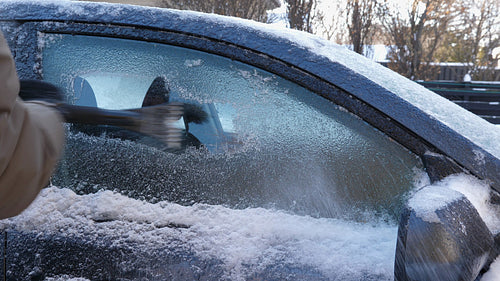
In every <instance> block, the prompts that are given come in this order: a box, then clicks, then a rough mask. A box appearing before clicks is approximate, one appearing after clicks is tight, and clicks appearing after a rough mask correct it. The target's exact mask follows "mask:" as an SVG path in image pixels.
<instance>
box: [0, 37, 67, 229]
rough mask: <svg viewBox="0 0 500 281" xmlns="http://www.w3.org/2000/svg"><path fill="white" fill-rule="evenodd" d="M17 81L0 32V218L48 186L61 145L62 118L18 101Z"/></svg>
mask: <svg viewBox="0 0 500 281" xmlns="http://www.w3.org/2000/svg"><path fill="white" fill-rule="evenodd" d="M18 93H19V80H18V77H17V73H16V69H15V65H14V60H13V58H12V55H11V52H10V50H9V47H8V45H7V42H6V41H5V38H4V37H3V34H2V33H1V32H0V219H3V218H7V217H11V216H15V215H17V214H19V213H20V212H22V211H23V210H24V209H25V208H26V207H27V206H28V205H29V204H30V203H31V202H32V201H33V200H34V199H35V197H36V196H37V194H38V192H39V191H40V189H41V188H43V187H44V186H46V185H47V183H48V181H49V179H50V176H51V175H52V172H53V169H54V167H55V165H56V163H57V161H58V159H59V157H60V155H61V153H62V149H63V146H64V130H63V126H62V117H61V116H60V115H59V113H57V111H55V110H53V109H51V108H50V107H48V106H46V105H44V104H43V102H23V101H21V100H20V99H19V98H18Z"/></svg>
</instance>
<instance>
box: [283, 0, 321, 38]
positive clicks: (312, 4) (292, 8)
mask: <svg viewBox="0 0 500 281" xmlns="http://www.w3.org/2000/svg"><path fill="white" fill-rule="evenodd" d="M285 3H286V9H287V18H288V24H289V26H290V28H292V29H297V30H303V31H307V32H309V33H313V19H314V16H315V13H314V12H315V10H316V5H317V0H285Z"/></svg>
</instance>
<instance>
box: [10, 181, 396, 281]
mask: <svg viewBox="0 0 500 281" xmlns="http://www.w3.org/2000/svg"><path fill="white" fill-rule="evenodd" d="M96 221H105V222H101V223H96ZM171 223H173V224H179V225H187V226H189V228H170V227H162V226H166V225H168V224H171ZM0 226H1V227H2V228H14V229H19V230H24V231H33V232H40V233H59V235H67V236H77V237H78V236H83V235H85V236H86V237H102V236H103V235H105V236H106V237H109V238H111V239H113V240H114V241H115V243H125V242H132V241H133V242H140V243H141V245H142V247H144V248H145V249H147V247H160V246H161V245H164V243H169V241H172V238H175V239H178V241H181V243H183V244H184V245H185V246H186V247H188V248H189V249H191V250H193V251H194V252H195V253H196V254H197V255H198V256H199V257H201V258H217V259H220V260H222V262H223V263H224V266H225V269H226V275H227V277H229V278H230V279H232V280H244V279H246V278H247V277H248V276H250V275H251V274H252V273H255V272H257V273H258V272H259V270H260V269H262V268H265V266H266V265H272V264H278V263H280V264H283V263H291V264H294V265H297V266H309V267H312V268H314V269H316V270H319V271H320V272H321V273H322V274H324V275H325V276H327V277H328V278H332V279H334V278H339V277H341V278H340V279H341V280H359V279H362V277H363V276H366V274H369V275H373V276H379V277H380V279H381V280H392V276H393V260H394V253H395V244H396V233H397V227H396V226H395V225H387V224H385V223H356V222H349V221H342V220H336V219H322V218H319V219H318V218H312V217H307V216H297V215H292V214H287V213H284V212H281V211H274V210H268V209H262V208H253V209H244V210H234V209H229V208H226V207H223V206H213V205H204V204H196V205H194V206H188V207H186V206H180V205H177V204H173V203H169V202H160V203H156V204H151V203H146V202H143V201H139V200H135V199H131V198H128V197H125V196H123V195H120V194H117V193H113V192H111V191H101V192H98V193H96V194H90V195H83V196H80V195H77V194H75V193H74V192H73V191H71V190H69V189H65V188H58V187H50V188H47V189H44V190H42V192H41V194H40V195H39V197H38V198H37V199H36V200H35V202H34V203H33V204H32V205H31V206H30V207H29V208H28V209H27V210H25V211H24V212H23V213H22V214H21V215H19V216H17V217H14V218H11V219H7V220H4V221H0ZM248 266H250V267H248Z"/></svg>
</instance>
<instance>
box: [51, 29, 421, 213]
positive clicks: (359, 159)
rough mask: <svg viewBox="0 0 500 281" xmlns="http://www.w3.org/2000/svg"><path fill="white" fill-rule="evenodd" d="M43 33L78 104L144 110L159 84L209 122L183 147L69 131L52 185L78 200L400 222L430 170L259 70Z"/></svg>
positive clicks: (54, 65) (191, 54) (152, 46)
mask: <svg viewBox="0 0 500 281" xmlns="http://www.w3.org/2000/svg"><path fill="white" fill-rule="evenodd" d="M41 38H42V40H41V47H42V50H43V52H42V54H43V56H42V69H43V73H42V74H43V79H44V80H46V81H49V82H52V83H55V84H57V85H59V86H60V87H61V88H63V89H64V91H65V93H66V97H67V101H68V102H70V103H73V104H77V105H87V106H97V107H101V108H107V109H129V108H139V107H141V106H142V105H143V103H144V102H145V99H147V98H146V93H147V92H148V89H149V88H150V86H151V85H152V83H153V81H157V80H158V79H159V80H158V81H160V84H162V87H164V88H165V89H167V90H165V91H164V95H163V96H162V99H163V100H162V101H163V102H168V103H172V102H183V103H189V104H192V105H195V106H196V108H197V109H198V110H202V111H203V112H205V113H206V115H207V119H206V120H205V121H204V122H202V123H200V124H197V123H196V122H191V123H190V121H189V120H180V121H179V122H178V124H177V125H176V126H178V127H179V128H181V129H182V130H184V131H185V133H186V135H188V136H189V141H187V142H186V143H185V144H184V147H183V149H182V151H175V152H172V151H169V150H168V149H164V147H162V146H161V144H159V143H158V142H157V141H155V140H154V139H151V138H148V137H147V136H140V135H137V134H132V133H130V134H129V133H126V132H119V130H116V129H113V128H100V127H92V128H90V129H89V128H88V127H84V126H78V125H72V126H69V127H68V139H67V148H66V153H65V158H64V160H63V161H62V164H61V165H60V167H59V168H58V171H57V174H56V176H55V178H54V180H53V182H54V183H55V184H57V185H59V186H64V187H70V188H72V189H73V190H75V191H76V192H78V193H81V194H84V193H92V192H95V191H97V190H101V189H110V190H116V191H119V192H121V193H122V194H125V195H127V196H129V197H132V198H137V199H141V200H147V201H149V202H158V201H164V200H168V201H170V202H175V203H179V204H182V205H192V204H194V203H207V204H223V205H225V206H229V207H231V208H247V207H266V208H277V209H280V210H285V211H287V212H292V213H295V214H300V215H311V216H315V217H329V218H347V219H353V220H356V221H365V220H366V219H367V216H368V217H372V216H373V215H374V214H377V215H378V216H380V215H382V216H385V217H387V218H389V219H390V220H395V219H396V218H397V215H398V212H399V209H400V207H401V204H402V203H403V202H404V200H405V198H406V195H407V194H408V193H409V192H410V191H411V190H412V189H413V188H414V187H415V183H416V181H417V180H418V179H419V178H420V177H421V176H422V175H423V173H424V172H423V168H422V164H421V161H420V159H419V158H418V157H417V156H416V155H415V154H413V153H411V152H410V151H408V150H407V149H405V148H404V147H402V146H401V145H399V144H398V143H396V142H394V141H392V140H391V139H390V138H388V137H387V136H385V135H384V134H382V133H381V132H380V131H377V130H376V129H374V128H373V127H372V126H370V125H368V124H367V123H365V122H364V121H363V120H361V119H359V118H358V117H356V116H355V115H353V114H351V113H349V112H347V111H346V110H344V109H343V108H342V107H339V106H337V105H335V104H333V103H332V102H330V101H328V100H326V99H324V98H322V97H320V96H319V95H317V94H315V93H313V92H311V91H309V90H307V89H305V88H304V87H301V86H299V85H297V84H295V83H292V82H290V81H288V80H286V79H283V78H281V77H279V76H276V75H274V74H272V73H269V72H266V71H263V70H261V69H258V68H255V67H253V66H249V65H247V64H243V63H240V62H238V61H234V60H231V59H229V58H224V57H220V56H217V55H213V54H208V53H204V52H200V51H196V50H192V49H187V48H181V47H176V46H170V45H165V44H160V43H153V42H143V41H135V40H128V39H118V38H108V37H94V36H83V35H64V34H43V36H42V37H41ZM184 119H186V118H185V117H184ZM182 121H184V122H182Z"/></svg>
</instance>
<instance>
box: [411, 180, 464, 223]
mask: <svg viewBox="0 0 500 281" xmlns="http://www.w3.org/2000/svg"><path fill="white" fill-rule="evenodd" d="M463 197H464V195H463V194H461V193H460V192H457V191H453V190H450V189H449V188H447V187H442V186H434V185H432V186H426V187H424V188H422V189H420V190H419V191H418V192H416V193H415V194H414V196H413V197H412V198H411V199H410V200H409V202H408V205H409V206H410V207H411V208H412V209H413V210H414V211H415V213H416V214H417V215H418V217H420V218H422V219H423V220H424V221H427V222H436V223H439V222H440V220H439V217H438V216H437V214H436V211H437V210H440V209H442V208H444V207H446V206H447V205H448V204H450V203H452V202H454V201H456V200H459V199H461V198H463Z"/></svg>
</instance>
